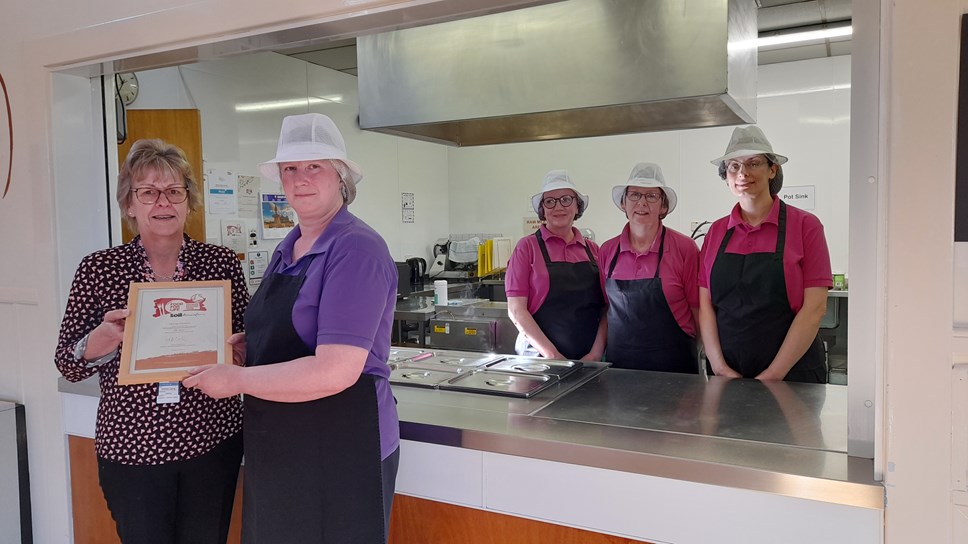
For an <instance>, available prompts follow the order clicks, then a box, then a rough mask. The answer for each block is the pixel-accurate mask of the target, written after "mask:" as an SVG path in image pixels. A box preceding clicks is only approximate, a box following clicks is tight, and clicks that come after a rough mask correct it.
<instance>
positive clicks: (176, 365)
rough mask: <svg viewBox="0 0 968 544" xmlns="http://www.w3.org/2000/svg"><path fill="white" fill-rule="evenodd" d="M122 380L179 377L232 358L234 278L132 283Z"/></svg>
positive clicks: (132, 380)
mask: <svg viewBox="0 0 968 544" xmlns="http://www.w3.org/2000/svg"><path fill="white" fill-rule="evenodd" d="M128 309H129V310H130V311H131V313H129V314H128V318H127V320H126V321H125V324H124V342H123V344H122V345H121V362H120V369H119V370H118V384H120V385H131V384H138V383H156V382H170V381H171V382H173V381H179V380H182V379H183V378H185V377H187V376H188V369H190V368H193V367H196V366H199V365H211V364H225V363H229V364H231V363H232V349H231V348H230V347H229V346H228V344H226V341H227V340H228V338H229V336H230V335H231V334H232V282H231V281H230V280H219V281H179V282H150V283H140V282H133V283H132V284H131V289H130V291H129V293H128Z"/></svg>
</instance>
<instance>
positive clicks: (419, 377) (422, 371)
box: [390, 363, 458, 389]
mask: <svg viewBox="0 0 968 544" xmlns="http://www.w3.org/2000/svg"><path fill="white" fill-rule="evenodd" d="M398 364H399V363H398ZM457 375H458V374H457V373H456V372H444V371H441V370H433V369H428V368H411V367H408V366H397V368H394V369H393V370H391V371H390V383H398V384H400V385H410V386H414V387H427V388H430V389H434V388H436V387H437V385H438V384H439V383H441V382H445V381H447V380H450V379H452V378H454V377H455V376H457Z"/></svg>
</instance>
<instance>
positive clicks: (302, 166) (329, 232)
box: [184, 113, 400, 544]
mask: <svg viewBox="0 0 968 544" xmlns="http://www.w3.org/2000/svg"><path fill="white" fill-rule="evenodd" d="M260 170H261V172H262V174H263V175H264V176H266V177H267V178H270V179H274V180H278V181H280V182H281V183H282V188H283V191H285V193H286V198H287V199H288V201H289V203H290V205H291V206H292V208H293V209H294V210H295V211H296V214H297V215H298V217H299V225H298V226H297V227H296V228H295V229H293V231H292V232H291V233H290V234H289V235H288V236H287V237H286V238H285V239H284V240H283V241H282V242H281V243H280V244H279V247H278V248H276V251H275V252H274V254H273V257H272V261H271V262H270V264H269V268H268V269H267V271H266V274H265V276H264V278H263V281H262V284H261V285H260V286H259V290H258V291H257V292H256V293H255V295H253V297H252V302H251V303H250V305H249V310H248V311H247V312H246V315H245V323H246V335H245V337H244V338H243V337H242V336H241V335H235V336H233V338H232V339H231V340H230V342H233V343H234V345H235V347H236V349H237V350H239V351H242V350H243V349H244V351H245V362H246V365H247V366H246V367H240V366H230V365H220V366H217V367H200V368H198V369H196V371H197V372H196V373H195V375H194V376H192V377H190V378H188V379H186V380H185V382H184V383H185V384H186V385H188V386H190V387H198V388H200V389H202V390H203V391H205V392H206V393H208V394H209V395H211V396H213V397H221V396H226V395H235V394H239V393H242V394H244V395H245V397H244V401H243V402H244V406H245V422H244V426H243V429H244V440H245V479H244V494H243V497H244V498H243V506H242V535H243V542H247V543H263V542H306V543H309V542H312V543H321V542H325V543H340V544H342V543H347V542H353V543H380V542H385V541H386V539H387V529H388V526H389V519H390V506H391V502H392V499H393V491H394V487H395V480H396V472H397V466H398V461H399V443H400V429H399V422H398V420H397V412H396V406H395V403H394V400H393V396H392V394H391V392H390V388H389V384H388V382H387V378H388V377H389V368H388V367H387V365H386V360H387V357H388V355H389V350H390V331H391V324H392V321H393V310H394V306H395V304H396V288H397V269H396V265H395V264H394V262H393V259H392V258H391V256H390V252H389V251H388V249H387V246H386V243H385V242H384V240H383V239H382V238H381V237H380V235H379V234H377V233H376V232H375V231H374V230H373V229H371V228H370V227H369V226H368V225H366V224H365V223H364V222H362V221H360V220H359V219H357V218H356V217H355V216H353V214H351V213H350V212H349V211H348V210H347V206H348V205H349V204H351V203H352V202H353V200H354V199H355V198H356V185H357V184H358V183H359V182H360V180H361V179H362V177H363V175H362V171H361V169H360V167H359V166H357V165H356V164H355V163H353V162H352V161H350V160H348V159H347V158H346V148H345V145H344V143H343V137H342V135H341V134H340V132H339V130H338V129H337V128H336V125H335V124H334V123H333V121H332V120H330V118H329V117H326V116H325V115H321V114H317V113H309V114H305V115H294V116H290V117H286V118H285V119H284V120H283V123H282V133H281V135H280V139H279V146H278V149H277V152H276V157H275V158H274V159H272V160H271V161H268V162H266V163H263V164H261V165H260Z"/></svg>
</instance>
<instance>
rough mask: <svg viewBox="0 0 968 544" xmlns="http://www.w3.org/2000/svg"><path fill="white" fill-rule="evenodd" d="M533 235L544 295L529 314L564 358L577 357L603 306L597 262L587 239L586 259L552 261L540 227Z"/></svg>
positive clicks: (587, 347)
mask: <svg viewBox="0 0 968 544" xmlns="http://www.w3.org/2000/svg"><path fill="white" fill-rule="evenodd" d="M534 235H535V236H536V237H537V238H538V246H539V247H540V248H541V254H542V255H543V256H544V262H545V266H546V267H548V297H547V298H546V299H545V301H544V302H543V303H542V304H541V307H540V308H538V311H537V312H535V313H534V314H532V317H534V321H535V323H537V324H538V327H540V328H541V332H543V333H544V334H545V336H547V337H548V340H551V343H552V344H554V345H555V347H556V348H558V353H561V354H562V355H564V356H565V358H567V359H581V358H582V357H584V356H585V355H587V354H588V352H589V351H591V350H592V345H594V344H595V336H596V335H597V334H598V323H599V321H601V318H602V307H603V306H605V297H604V296H603V295H602V287H601V284H600V283H599V277H598V264H597V262H596V261H595V257H594V256H593V255H592V251H591V250H590V249H588V244H587V243H586V244H585V245H584V247H585V253H587V254H588V260H587V261H583V262H580V263H569V262H564V261H562V262H552V261H551V257H549V256H548V247H547V246H546V245H545V242H544V240H543V239H542V238H541V231H540V230H537V231H535V233H534ZM520 343H521V342H519V344H520ZM532 349H533V348H532Z"/></svg>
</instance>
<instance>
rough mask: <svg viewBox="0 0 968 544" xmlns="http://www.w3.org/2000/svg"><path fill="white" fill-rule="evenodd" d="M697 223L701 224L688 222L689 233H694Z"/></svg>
mask: <svg viewBox="0 0 968 544" xmlns="http://www.w3.org/2000/svg"><path fill="white" fill-rule="evenodd" d="M699 223H702V221H690V222H689V232H690V233H692V232H695V231H696V228H697V227H698V226H699Z"/></svg>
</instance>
